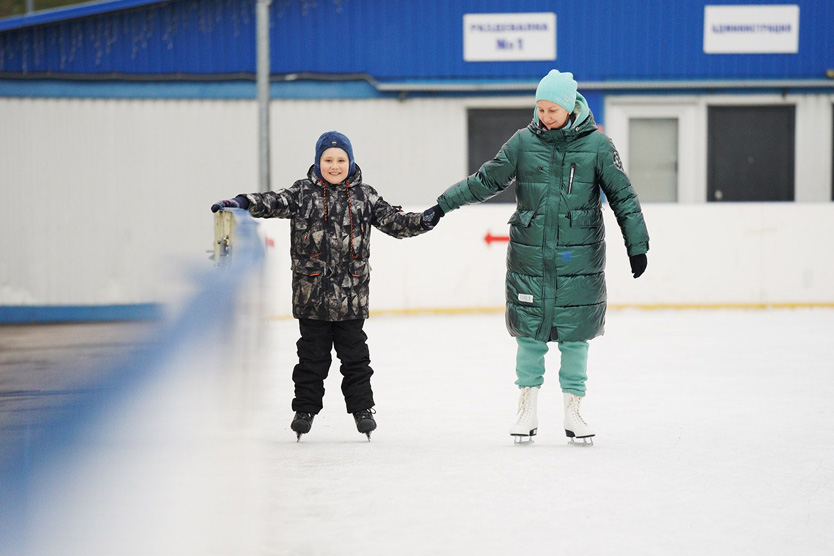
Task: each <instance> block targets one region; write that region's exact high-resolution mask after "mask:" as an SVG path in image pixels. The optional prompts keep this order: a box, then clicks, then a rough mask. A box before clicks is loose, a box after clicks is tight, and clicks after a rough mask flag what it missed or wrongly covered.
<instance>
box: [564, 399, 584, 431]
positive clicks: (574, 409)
mask: <svg viewBox="0 0 834 556" xmlns="http://www.w3.org/2000/svg"><path fill="white" fill-rule="evenodd" d="M581 402H582V398H580V397H579V396H577V395H576V394H572V395H571V397H570V402H569V403H568V408H569V409H570V412H571V415H573V417H574V419H576V420H577V421H579V422H580V423H582V424H583V425H585V426H588V423H586V422H585V419H583V418H582V415H580V414H579V404H580V403H581Z"/></svg>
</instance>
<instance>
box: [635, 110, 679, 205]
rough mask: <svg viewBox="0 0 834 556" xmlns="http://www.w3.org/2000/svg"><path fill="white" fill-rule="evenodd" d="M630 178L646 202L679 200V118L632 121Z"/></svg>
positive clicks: (641, 199) (638, 119)
mask: <svg viewBox="0 0 834 556" xmlns="http://www.w3.org/2000/svg"><path fill="white" fill-rule="evenodd" d="M628 153H629V155H628V159H629V160H628V177H629V178H630V179H631V184H632V185H633V186H634V189H635V191H637V195H638V196H639V197H640V201H642V202H653V203H668V202H676V201H677V200H678V119H677V118H629V119H628Z"/></svg>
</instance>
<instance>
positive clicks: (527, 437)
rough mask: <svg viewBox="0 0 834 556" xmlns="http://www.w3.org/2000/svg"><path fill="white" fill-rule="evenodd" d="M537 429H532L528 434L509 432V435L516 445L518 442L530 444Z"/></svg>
mask: <svg viewBox="0 0 834 556" xmlns="http://www.w3.org/2000/svg"><path fill="white" fill-rule="evenodd" d="M538 431H539V429H533V430H531V431H530V433H529V434H514V433H510V436H512V437H513V444H516V445H518V444H532V443H533V437H534V436H536V433H537V432H538Z"/></svg>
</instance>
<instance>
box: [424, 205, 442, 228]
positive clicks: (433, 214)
mask: <svg viewBox="0 0 834 556" xmlns="http://www.w3.org/2000/svg"><path fill="white" fill-rule="evenodd" d="M444 214H445V213H444V212H443V209H442V208H440V205H434V206H433V207H432V208H430V209H426V210H424V211H423V219H422V221H421V222H420V224H421V225H422V226H423V228H425V229H426V230H431V229H433V228H434V227H435V226H437V223H438V222H440V219H441V218H442V217H443V215H444Z"/></svg>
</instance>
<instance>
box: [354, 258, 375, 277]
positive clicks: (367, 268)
mask: <svg viewBox="0 0 834 556" xmlns="http://www.w3.org/2000/svg"><path fill="white" fill-rule="evenodd" d="M370 274H371V265H370V264H368V261H351V263H350V275H351V276H353V277H354V278H357V279H359V280H363V279H364V280H367V279H368V276H369V275H370Z"/></svg>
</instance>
